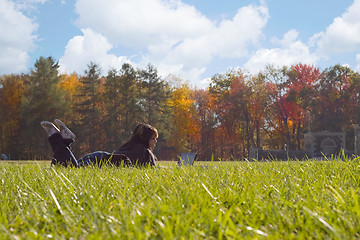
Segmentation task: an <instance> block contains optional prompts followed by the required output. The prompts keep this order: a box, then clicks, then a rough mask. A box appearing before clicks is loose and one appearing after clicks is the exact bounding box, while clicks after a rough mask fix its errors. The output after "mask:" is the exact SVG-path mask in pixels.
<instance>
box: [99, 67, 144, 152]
mask: <svg viewBox="0 0 360 240" xmlns="http://www.w3.org/2000/svg"><path fill="white" fill-rule="evenodd" d="M136 83H137V81H136V72H135V70H134V68H133V67H132V66H131V65H130V64H128V63H125V64H123V66H122V68H121V69H120V71H119V72H117V71H116V70H115V69H112V70H110V71H109V73H108V76H107V78H106V84H105V101H106V110H107V118H106V121H105V122H106V124H105V128H106V130H107V131H106V132H107V134H108V138H107V145H108V147H110V148H111V149H115V148H118V147H119V146H120V145H121V144H122V143H123V142H124V141H126V139H128V138H129V137H130V134H131V130H132V129H133V128H134V127H135V125H136V123H137V119H139V118H140V108H139V106H138V105H137V102H138V93H137V88H136V87H137V86H136Z"/></svg>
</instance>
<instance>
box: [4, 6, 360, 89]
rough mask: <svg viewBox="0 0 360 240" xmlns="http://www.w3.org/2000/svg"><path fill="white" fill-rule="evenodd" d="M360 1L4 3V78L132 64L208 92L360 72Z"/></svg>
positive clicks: (82, 71)
mask: <svg viewBox="0 0 360 240" xmlns="http://www.w3.org/2000/svg"><path fill="white" fill-rule="evenodd" d="M359 13H360V0H301V1H300V0H297V1H294V0H258V1H255V0H253V1H250V0H221V1H220V0H101V1H99V0H0V75H3V74H18V73H29V72H30V71H31V70H33V69H34V64H35V62H36V60H37V59H39V58H40V57H41V56H43V57H49V56H51V57H53V58H54V59H55V60H56V61H59V65H60V67H59V71H60V73H67V74H71V73H73V72H76V73H78V74H80V75H82V74H84V71H85V70H86V69H87V66H88V64H89V63H90V62H94V63H96V64H98V65H99V66H100V68H101V69H102V74H103V75H105V76H106V75H107V72H108V70H110V69H111V68H116V69H120V68H121V66H122V64H124V63H130V64H132V65H133V66H134V67H135V68H140V69H141V68H145V67H146V65H148V64H152V65H154V66H155V67H156V68H157V70H158V73H159V74H160V75H161V76H162V77H164V78H165V77H167V76H169V75H172V76H175V77H178V78H180V79H182V80H184V81H186V82H188V83H189V84H190V85H192V86H194V87H199V88H202V87H205V86H207V81H208V80H209V78H211V77H212V76H213V75H215V74H219V73H225V72H226V71H227V70H229V69H234V68H241V69H243V70H244V71H247V72H249V73H250V74H257V73H258V72H259V71H261V70H264V69H265V67H266V66H267V65H273V66H274V67H282V66H291V65H293V64H298V63H303V64H310V65H314V66H316V67H319V68H320V70H324V69H325V68H328V67H332V66H334V65H336V64H340V65H345V66H348V67H350V68H351V69H353V70H354V71H357V72H360V14H359Z"/></svg>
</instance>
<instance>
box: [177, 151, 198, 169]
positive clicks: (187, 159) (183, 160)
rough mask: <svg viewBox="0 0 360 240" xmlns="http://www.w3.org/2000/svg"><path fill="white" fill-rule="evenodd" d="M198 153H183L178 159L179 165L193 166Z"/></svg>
mask: <svg viewBox="0 0 360 240" xmlns="http://www.w3.org/2000/svg"><path fill="white" fill-rule="evenodd" d="M196 157H197V154H196V153H194V152H190V153H182V154H181V155H180V157H179V160H178V166H179V167H181V166H193V165H194V162H195V160H196Z"/></svg>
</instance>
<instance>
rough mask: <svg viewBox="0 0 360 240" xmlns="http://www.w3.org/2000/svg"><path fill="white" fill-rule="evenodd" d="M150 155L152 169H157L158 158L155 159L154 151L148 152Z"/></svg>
mask: <svg viewBox="0 0 360 240" xmlns="http://www.w3.org/2000/svg"><path fill="white" fill-rule="evenodd" d="M147 152H148V154H149V158H148V159H149V163H150V166H151V167H156V160H157V158H156V157H155V155H154V154H153V153H152V151H150V150H147Z"/></svg>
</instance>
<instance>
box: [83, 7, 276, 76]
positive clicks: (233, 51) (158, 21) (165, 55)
mask: <svg viewBox="0 0 360 240" xmlns="http://www.w3.org/2000/svg"><path fill="white" fill-rule="evenodd" d="M76 12H77V13H78V14H79V18H78V20H77V24H78V26H80V27H88V28H91V29H93V30H94V31H95V32H98V33H101V34H102V35H103V36H105V37H106V38H107V39H108V40H109V41H110V42H111V43H112V44H113V45H114V46H117V47H118V46H125V47H131V48H132V49H135V50H137V51H139V52H141V54H140V55H141V56H142V57H141V60H140V62H139V65H146V64H147V63H152V64H154V65H155V66H156V67H157V68H158V70H159V73H161V74H162V75H168V74H173V75H176V76H179V77H181V78H184V79H185V80H190V81H191V82H193V83H194V82H195V81H200V80H201V79H202V77H201V75H202V74H203V73H204V72H205V71H206V65H207V64H209V63H210V62H211V61H214V59H215V58H216V57H220V58H241V57H245V56H248V50H247V49H248V48H249V46H254V45H257V44H258V42H259V39H261V38H262V37H263V33H262V29H263V28H264V27H265V25H266V23H267V20H268V18H269V14H268V9H267V7H266V6H265V5H264V4H262V5H260V6H256V5H249V6H245V7H242V8H240V9H239V10H238V12H237V14H236V15H235V16H234V17H233V18H232V19H224V20H222V21H220V22H214V21H211V20H210V19H209V18H207V17H206V16H205V15H203V14H202V13H201V12H199V11H198V10H197V9H195V8H194V7H193V6H190V5H187V4H185V3H183V2H181V1H180V0H131V1H130V0H104V1H97V0H77V2H76Z"/></svg>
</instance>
